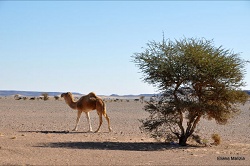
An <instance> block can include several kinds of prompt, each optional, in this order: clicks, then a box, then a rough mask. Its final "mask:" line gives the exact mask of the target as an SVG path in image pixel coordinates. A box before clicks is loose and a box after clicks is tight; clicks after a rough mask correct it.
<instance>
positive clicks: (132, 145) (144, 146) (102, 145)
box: [36, 142, 200, 151]
mask: <svg viewBox="0 0 250 166" xmlns="http://www.w3.org/2000/svg"><path fill="white" fill-rule="evenodd" d="M36 147H43V148H66V149H85V150H123V151H161V150H169V149H187V148H199V147H200V146H190V145H189V146H185V147H184V146H179V145H176V144H175V145H170V144H166V143H158V142H51V143H44V144H40V145H38V146H36Z"/></svg>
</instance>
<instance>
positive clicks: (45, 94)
mask: <svg viewBox="0 0 250 166" xmlns="http://www.w3.org/2000/svg"><path fill="white" fill-rule="evenodd" d="M42 96H43V100H44V101H45V100H49V94H48V93H42Z"/></svg>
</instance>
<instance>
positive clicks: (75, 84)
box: [0, 1, 250, 95]
mask: <svg viewBox="0 0 250 166" xmlns="http://www.w3.org/2000/svg"><path fill="white" fill-rule="evenodd" d="M163 32H164V36H165V38H170V39H172V40H174V39H180V38H183V37H187V38H189V37H195V38H202V37H204V38H206V39H208V40H211V39H213V40H214V42H215V44H216V45H217V46H220V45H222V46H223V47H224V48H227V49H232V50H233V51H234V52H235V53H240V55H241V58H242V59H245V60H250V58H249V57H250V47H249V46H250V2H249V1H219V2H218V1H136V2H133V1H0V58H1V60H0V76H1V81H0V90H28V91H45V92H46V91H47V92H51V91H53V92H54V91H59V92H66V91H71V92H79V93H83V94H86V93H88V92H90V91H95V92H96V93H97V94H102V95H110V94H119V95H124V94H142V93H157V89H155V88H154V87H153V86H152V85H148V84H147V83H144V82H143V81H142V79H141V77H142V73H139V69H138V67H136V66H135V64H134V63H133V62H132V58H131V56H132V55H133V54H134V53H136V52H142V51H143V49H142V47H144V48H145V47H146V43H148V42H149V41H152V40H155V41H161V40H162V34H163ZM246 71H247V73H246V75H245V81H246V83H247V86H246V87H244V88H243V89H249V90H250V75H249V71H250V64H248V65H246Z"/></svg>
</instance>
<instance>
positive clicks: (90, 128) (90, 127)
mask: <svg viewBox="0 0 250 166" xmlns="http://www.w3.org/2000/svg"><path fill="white" fill-rule="evenodd" d="M86 117H87V120H88V124H89V132H92V131H93V130H92V126H91V121H90V117H89V112H86Z"/></svg>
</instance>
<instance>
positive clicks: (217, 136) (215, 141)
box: [212, 134, 221, 146]
mask: <svg viewBox="0 0 250 166" xmlns="http://www.w3.org/2000/svg"><path fill="white" fill-rule="evenodd" d="M212 139H213V140H214V142H213V143H212V144H213V145H216V146H217V145H219V144H220V143H221V139H220V136H219V134H212Z"/></svg>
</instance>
